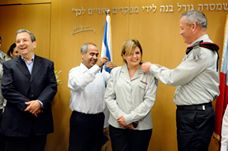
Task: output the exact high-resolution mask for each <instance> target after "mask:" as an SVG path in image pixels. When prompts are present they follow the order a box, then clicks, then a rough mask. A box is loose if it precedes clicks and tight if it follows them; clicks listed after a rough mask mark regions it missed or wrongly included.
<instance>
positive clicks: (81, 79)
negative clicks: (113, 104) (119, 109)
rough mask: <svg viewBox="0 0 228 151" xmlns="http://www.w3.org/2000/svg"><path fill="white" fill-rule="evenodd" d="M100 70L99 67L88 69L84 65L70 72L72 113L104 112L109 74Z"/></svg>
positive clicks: (69, 84)
mask: <svg viewBox="0 0 228 151" xmlns="http://www.w3.org/2000/svg"><path fill="white" fill-rule="evenodd" d="M100 70H101V69H100V67H99V66H98V65H94V66H93V67H91V68H90V69H88V68H87V67H86V66H85V65H84V64H82V63H81V64H80V66H78V67H74V68H72V69H71V70H70V72H69V80H68V87H69V88H70V92H71V100H70V108H71V110H72V111H78V112H81V113H88V114H96V113H100V112H103V111H104V108H105V103H104V93H105V86H106V82H107V80H108V78H109V73H108V72H106V71H104V70H103V71H102V72H101V71H100Z"/></svg>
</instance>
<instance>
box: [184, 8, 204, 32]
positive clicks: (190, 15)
mask: <svg viewBox="0 0 228 151" xmlns="http://www.w3.org/2000/svg"><path fill="white" fill-rule="evenodd" d="M181 17H186V18H187V20H188V21H189V23H197V24H198V25H200V27H202V28H207V17H206V15H205V14H204V13H203V12H200V11H197V10H191V11H188V12H185V13H183V14H182V15H181Z"/></svg>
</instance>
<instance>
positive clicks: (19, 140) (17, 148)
mask: <svg viewBox="0 0 228 151" xmlns="http://www.w3.org/2000/svg"><path fill="white" fill-rule="evenodd" d="M46 139H47V136H46V135H42V136H30V137H5V149H4V151H44V149H45V144H46Z"/></svg>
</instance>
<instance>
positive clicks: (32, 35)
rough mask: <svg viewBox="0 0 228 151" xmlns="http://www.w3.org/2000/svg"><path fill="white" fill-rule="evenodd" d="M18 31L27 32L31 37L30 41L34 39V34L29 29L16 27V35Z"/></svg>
mask: <svg viewBox="0 0 228 151" xmlns="http://www.w3.org/2000/svg"><path fill="white" fill-rule="evenodd" d="M19 33H28V34H29V36H30V38H31V41H32V42H34V41H36V37H35V35H34V34H33V33H32V32H31V31H29V30H27V29H18V30H17V32H16V35H17V34H19Z"/></svg>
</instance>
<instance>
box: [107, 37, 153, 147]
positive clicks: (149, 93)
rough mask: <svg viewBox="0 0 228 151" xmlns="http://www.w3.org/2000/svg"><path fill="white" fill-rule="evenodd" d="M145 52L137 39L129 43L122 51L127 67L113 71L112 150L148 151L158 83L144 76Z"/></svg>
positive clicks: (109, 89) (110, 89)
mask: <svg viewBox="0 0 228 151" xmlns="http://www.w3.org/2000/svg"><path fill="white" fill-rule="evenodd" d="M142 53H143V52H142V47H141V45H140V43H139V41H138V40H134V39H132V40H128V41H126V42H125V43H124V45H123V48H122V52H121V56H122V58H123V60H124V64H123V65H122V66H120V67H116V68H114V69H113V70H112V72H111V77H110V79H109V81H108V85H107V89H106V92H105V102H106V104H107V106H108V109H109V111H110V117H109V124H110V127H109V130H110V137H111V142H112V150H113V151H147V148H148V145H149V141H150V137H151V134H152V122H151V112H150V111H151V108H152V106H153V104H154V102H155V97H156V90H157V82H156V79H155V78H154V77H153V76H152V75H151V74H146V73H143V71H142V69H141V63H142Z"/></svg>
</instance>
